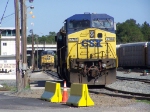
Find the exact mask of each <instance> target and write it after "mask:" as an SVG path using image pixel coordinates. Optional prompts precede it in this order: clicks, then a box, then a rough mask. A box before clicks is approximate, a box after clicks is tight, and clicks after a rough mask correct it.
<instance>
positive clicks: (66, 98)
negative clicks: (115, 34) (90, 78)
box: [62, 81, 68, 103]
mask: <svg viewBox="0 0 150 112" xmlns="http://www.w3.org/2000/svg"><path fill="white" fill-rule="evenodd" d="M67 100H68V92H67V88H66V81H64V89H63V96H62V102H63V103H66V102H67Z"/></svg>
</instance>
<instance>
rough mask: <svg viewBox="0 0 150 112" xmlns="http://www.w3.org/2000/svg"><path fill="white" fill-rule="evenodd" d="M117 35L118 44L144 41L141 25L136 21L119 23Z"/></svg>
mask: <svg viewBox="0 0 150 112" xmlns="http://www.w3.org/2000/svg"><path fill="white" fill-rule="evenodd" d="M116 35H117V43H128V42H141V41H143V40H144V38H143V34H142V32H141V29H140V27H139V24H136V21H135V20H134V19H129V20H126V21H125V22H123V23H117V30H116Z"/></svg>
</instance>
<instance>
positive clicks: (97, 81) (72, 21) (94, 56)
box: [55, 13, 118, 85]
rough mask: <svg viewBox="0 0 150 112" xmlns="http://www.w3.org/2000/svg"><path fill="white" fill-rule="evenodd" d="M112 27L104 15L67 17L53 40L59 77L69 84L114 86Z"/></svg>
mask: <svg viewBox="0 0 150 112" xmlns="http://www.w3.org/2000/svg"><path fill="white" fill-rule="evenodd" d="M115 28H116V27H115V23H114V18H113V17H111V16H109V15H107V14H90V13H86V14H75V15H73V16H71V17H69V18H67V19H66V20H65V22H64V26H63V27H62V28H61V29H60V31H59V32H58V33H57V36H56V37H55V41H56V42H57V72H58V74H59V75H60V76H61V77H62V78H63V79H65V80H67V82H69V83H86V84H88V85H106V84H110V83H113V82H114V81H115V80H116V68H117V66H118V61H117V55H116V34H115Z"/></svg>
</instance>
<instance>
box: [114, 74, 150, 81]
mask: <svg viewBox="0 0 150 112" xmlns="http://www.w3.org/2000/svg"><path fill="white" fill-rule="evenodd" d="M116 78H117V79H119V80H128V81H139V82H145V83H150V80H149V79H140V78H131V77H120V76H116Z"/></svg>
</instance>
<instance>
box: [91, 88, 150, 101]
mask: <svg viewBox="0 0 150 112" xmlns="http://www.w3.org/2000/svg"><path fill="white" fill-rule="evenodd" d="M89 92H90V93H94V94H104V95H108V96H112V97H122V98H129V99H138V100H150V94H144V93H134V92H129V91H122V90H117V89H114V88H110V87H104V88H101V89H89Z"/></svg>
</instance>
